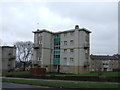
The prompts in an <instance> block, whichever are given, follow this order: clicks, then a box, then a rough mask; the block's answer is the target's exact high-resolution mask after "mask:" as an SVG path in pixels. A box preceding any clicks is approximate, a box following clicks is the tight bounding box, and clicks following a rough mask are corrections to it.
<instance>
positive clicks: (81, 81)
mask: <svg viewBox="0 0 120 90" xmlns="http://www.w3.org/2000/svg"><path fill="white" fill-rule="evenodd" d="M0 79H20V80H39V81H40V80H41V81H57V82H80V83H99V84H101V83H102V84H120V83H119V82H94V81H68V80H48V79H32V78H31V79H30V78H13V77H0Z"/></svg>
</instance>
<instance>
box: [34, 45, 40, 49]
mask: <svg viewBox="0 0 120 90" xmlns="http://www.w3.org/2000/svg"><path fill="white" fill-rule="evenodd" d="M41 47H42V44H33V48H34V49H39V48H41Z"/></svg>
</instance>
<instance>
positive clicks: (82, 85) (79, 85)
mask: <svg viewBox="0 0 120 90" xmlns="http://www.w3.org/2000/svg"><path fill="white" fill-rule="evenodd" d="M2 81H3V82H14V83H24V84H33V85H45V86H53V87H64V88H118V86H120V84H98V83H80V82H58V81H42V80H40V81H39V80H19V79H3V80H2Z"/></svg>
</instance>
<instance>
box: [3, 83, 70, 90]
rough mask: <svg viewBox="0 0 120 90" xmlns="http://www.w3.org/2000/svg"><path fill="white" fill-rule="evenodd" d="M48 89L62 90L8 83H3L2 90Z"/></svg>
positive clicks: (53, 89)
mask: <svg viewBox="0 0 120 90" xmlns="http://www.w3.org/2000/svg"><path fill="white" fill-rule="evenodd" d="M48 89H52V90H61V89H60V88H53V87H47V86H38V85H27V84H16V83H8V82H3V83H2V90H48ZM62 90H69V89H62ZM70 90H71V89H70Z"/></svg>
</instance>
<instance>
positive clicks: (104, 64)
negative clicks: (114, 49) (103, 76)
mask: <svg viewBox="0 0 120 90" xmlns="http://www.w3.org/2000/svg"><path fill="white" fill-rule="evenodd" d="M90 58H91V63H90V67H91V71H98V70H100V71H118V70H120V68H119V66H120V55H118V54H115V55H112V56H110V55H90Z"/></svg>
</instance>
